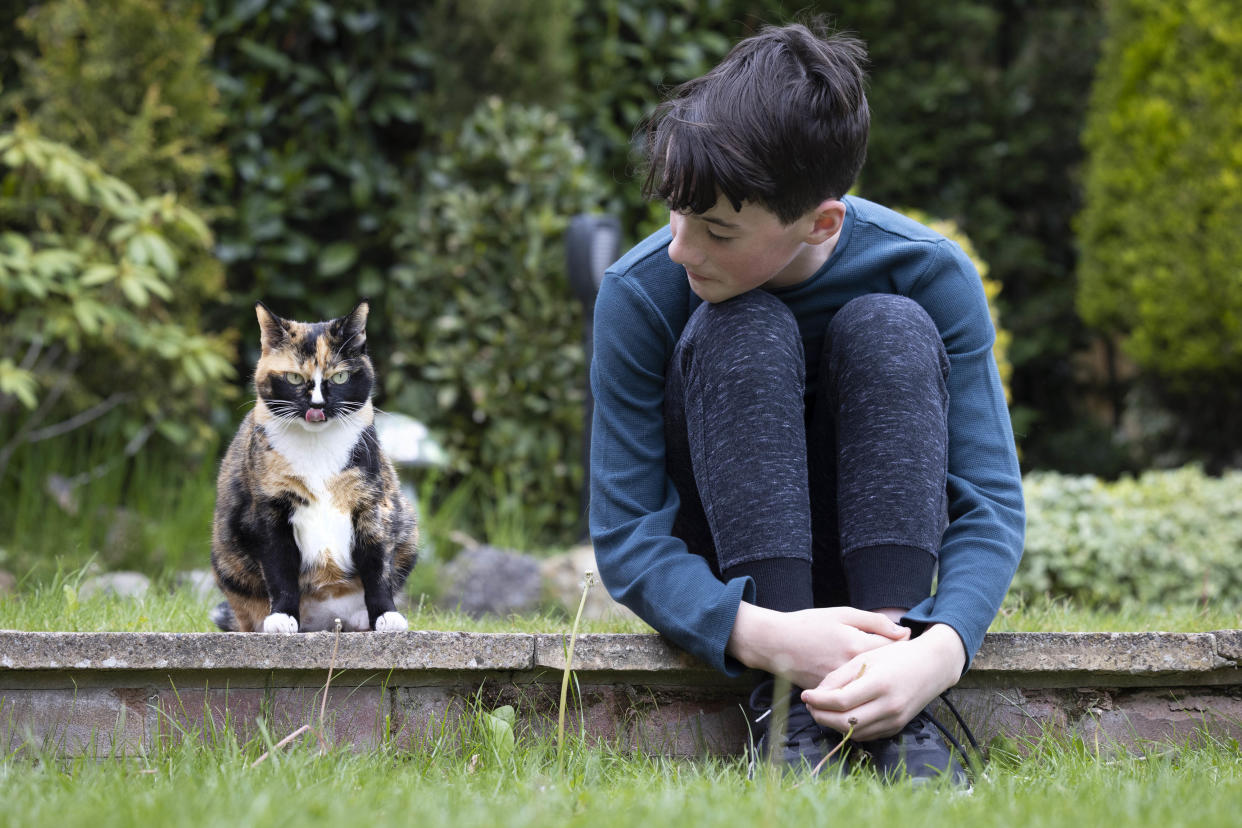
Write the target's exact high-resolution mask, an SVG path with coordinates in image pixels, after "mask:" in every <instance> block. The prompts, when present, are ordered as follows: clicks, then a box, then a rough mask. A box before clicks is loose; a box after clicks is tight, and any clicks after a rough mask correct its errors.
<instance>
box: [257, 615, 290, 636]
mask: <svg viewBox="0 0 1242 828" xmlns="http://www.w3.org/2000/svg"><path fill="white" fill-rule="evenodd" d="M297 631H298V619H296V618H294V617H293V616H292V615H288V614H287V613H283V612H273V613H272V614H271V615H269V616H268V617H267V618H264V619H263V632H265V633H295V632H297Z"/></svg>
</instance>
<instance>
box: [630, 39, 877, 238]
mask: <svg viewBox="0 0 1242 828" xmlns="http://www.w3.org/2000/svg"><path fill="white" fill-rule="evenodd" d="M810 25H811V26H812V27H814V30H812V28H808V26H806V25H803V24H800V23H799V24H793V25H789V26H782V27H779V28H777V27H772V26H768V27H765V28H764V29H762V30H761V31H760V32H759V34H757V35H754V36H753V37H749V38H747V39H745V40H743V41H741V42H739V43H738V44H737V45H736V46H734V47H733V49H732V51H730V52H729V54H728V55H727V56H726V57H725V59H724V60H722V61H721V62H720V64H719V65H718V66H716V68H715V69H712V70H711V71H710V72H708V73H707V74H706V75H703V76H702V77H700V78H696V79H695V80H692V81H689V82H687V83H684V84H682V85H681V86H679V87H677V88H676V89H674V90H673V92H672V94H671V95H670V96H669V98H668V100H666V101H665V102H664V103H663V104H661V105H660V107H659V108H658V109H657V110H656V112H655V114H654V115H652V117H651V119H650V121H648V123H647V125H646V133H647V163H648V170H647V179H646V183H645V185H644V191H645V193H646V195H647V196H648V197H649V198H662V199H664V200H665V201H666V202H668V205H669V208H670V209H672V210H677V211H681V212H690V213H703V212H706V211H707V210H709V209H711V207H712V206H713V205H714V204H715V203H716V200H717V198H719V196H720V194H721V193H723V194H724V196H725V198H727V199H728V200H729V202H730V203H731V204H732V205H733V207H734V209H738V210H740V209H741V207H742V202H743V201H753V202H757V203H759V204H761V205H763V206H764V207H766V208H767V209H769V210H771V211H772V212H773V213H775V214H776V217H777V218H778V219H780V221H781V223H783V224H790V223H792V222H793V221H794V220H796V219H797V218H799V217H800V216H802V215H803V214H804V213H806V212H807V211H808V210H810V209H812V208H814V207H815V206H816V205H817V204H819V203H820V202H821V201H823V200H824V199H826V198H840V197H841V196H843V195H845V193H846V192H847V191H848V190H849V188H850V187H851V186H852V185H853V183H854V179H855V178H856V177H857V175H858V171H859V169H860V168H861V167H862V164H863V159H864V158H865V157H866V155H867V132H868V129H869V127H870V123H871V113H870V110H869V109H868V108H867V95H866V91H865V90H864V88H863V87H864V75H865V73H864V69H863V67H864V65H865V63H866V61H867V52H866V47H865V46H864V45H863V43H862V41H860V40H858V39H856V38H853V37H850V36H848V35H843V34H830V33H828V32H827V31H826V30H825V28H824V26H823V25H822V24H821V23H818V22H812V23H811V24H810Z"/></svg>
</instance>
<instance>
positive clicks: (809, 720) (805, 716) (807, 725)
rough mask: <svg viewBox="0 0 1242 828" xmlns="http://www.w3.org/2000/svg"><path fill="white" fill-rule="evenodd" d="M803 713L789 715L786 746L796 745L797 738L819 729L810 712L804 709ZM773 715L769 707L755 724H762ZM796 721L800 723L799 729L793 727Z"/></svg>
mask: <svg viewBox="0 0 1242 828" xmlns="http://www.w3.org/2000/svg"><path fill="white" fill-rule="evenodd" d="M792 706H793V705H792V704H791V705H790V707H792ZM802 711H803V713H802V714H799V713H792V712H791V713H788V714H787V715H786V717H785V744H786V745H793V744H795V740H796V737H798V736H801V735H802V734H803V733H806V732H807V731H808V730H818V729H819V724H818V723H817V722H816V721H815V719H814V718H813V717H812V716H811V713H810V711H808V710H807V709H806V708H805V707H803V708H802ZM771 715H772V707H769V708H768V709H767V710H765V711H763V714H762V715H761V716H759V717H758V718H756V719H755V724H759V723H760V722H762V721H763V720H764V719H766V718H767V717H768V716H771ZM795 719H796V720H798V721H799V722H800V723H799V724H798V726H797V727H794V726H793V725H794V721H795Z"/></svg>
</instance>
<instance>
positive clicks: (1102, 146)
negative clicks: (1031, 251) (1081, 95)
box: [1078, 0, 1242, 470]
mask: <svg viewBox="0 0 1242 828" xmlns="http://www.w3.org/2000/svg"><path fill="white" fill-rule="evenodd" d="M1107 9H1108V15H1107V19H1108V26H1109V37H1108V40H1107V41H1106V44H1105V49H1104V57H1103V59H1102V61H1101V64H1100V68H1099V73H1098V76H1097V78H1096V83H1095V88H1094V90H1093V92H1092V96H1091V111H1090V117H1089V119H1088V122H1087V129H1086V133H1085V137H1084V143H1085V145H1086V147H1087V149H1088V152H1089V163H1088V165H1087V175H1086V207H1085V209H1084V210H1083V212H1082V214H1081V215H1080V216H1079V223H1078V230H1079V235H1080V237H1081V240H1082V261H1081V266H1080V268H1079V278H1080V284H1079V290H1078V306H1079V309H1080V310H1081V312H1082V315H1083V318H1084V319H1086V320H1087V321H1088V322H1089V323H1091V324H1092V325H1094V326H1096V327H1097V328H1098V329H1099V330H1100V331H1101V332H1102V333H1103V335H1104V337H1105V338H1106V339H1107V340H1108V342H1109V344H1110V346H1111V344H1112V343H1113V342H1115V341H1117V340H1120V341H1121V346H1122V348H1123V350H1124V351H1125V352H1127V353H1128V355H1129V356H1130V357H1131V358H1132V359H1133V361H1134V363H1137V366H1138V370H1137V371H1135V370H1134V369H1133V364H1132V363H1129V361H1128V360H1127V361H1126V362H1125V363H1123V365H1124V366H1125V367H1126V368H1128V369H1129V370H1128V371H1127V373H1128V374H1130V375H1132V376H1125V377H1123V379H1121V380H1119V381H1118V387H1117V389H1116V391H1115V392H1114V397H1115V399H1116V400H1117V403H1116V404H1117V406H1118V407H1119V408H1121V409H1122V411H1123V413H1122V414H1121V415H1119V416H1118V417H1117V420H1118V425H1120V426H1122V427H1123V428H1125V432H1124V433H1126V434H1127V435H1131V434H1134V435H1144V434H1148V435H1151V436H1154V437H1155V438H1156V439H1151V440H1147V441H1141V440H1135V439H1132V440H1131V444H1132V445H1134V446H1135V448H1136V449H1140V450H1146V451H1145V453H1146V454H1147V456H1148V457H1150V458H1152V460H1153V461H1154V462H1165V461H1164V460H1163V458H1164V457H1169V456H1170V455H1171V456H1172V459H1173V460H1174V462H1185V461H1186V460H1187V459H1199V460H1200V461H1201V462H1203V463H1205V464H1206V465H1207V466H1208V468H1211V469H1213V470H1216V469H1220V468H1225V467H1229V466H1233V467H1237V466H1240V465H1242V430H1239V429H1238V428H1237V424H1236V417H1237V413H1236V412H1237V410H1238V407H1239V406H1242V235H1239V233H1238V227H1239V226H1242V174H1239V168H1240V167H1239V165H1240V162H1242V109H1239V107H1238V103H1237V102H1238V84H1237V78H1238V76H1239V75H1242V49H1240V48H1239V43H1242V17H1239V16H1238V14H1237V8H1236V4H1235V3H1233V2H1230V0H1204V2H1201V3H1190V4H1184V3H1183V4H1165V3H1160V2H1156V1H1155V0H1124V2H1117V3H1110V4H1109V5H1108V6H1107ZM1170 415H1171V416H1170ZM1161 420H1166V421H1167V425H1165V426H1162V427H1161V428H1160V429H1159V432H1160V433H1159V434H1158V435H1152V432H1153V429H1152V428H1151V424H1152V423H1156V422H1159V421H1161ZM1129 423H1140V424H1141V427H1140V428H1138V429H1135V428H1133V427H1128V428H1126V426H1127V424H1129ZM1143 442H1146V445H1144V444H1143ZM1144 459H1146V458H1144Z"/></svg>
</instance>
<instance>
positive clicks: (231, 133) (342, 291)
mask: <svg viewBox="0 0 1242 828" xmlns="http://www.w3.org/2000/svg"><path fill="white" fill-rule="evenodd" d="M347 6H348V7H347ZM420 13H421V12H420V11H419V10H418V8H417V7H415V6H407V4H404V3H367V4H333V3H324V2H317V0H260V1H259V2H247V3H236V2H230V1H229V0H206V2H205V3H204V7H203V19H204V21H205V24H206V26H207V27H208V30H209V31H210V32H211V33H212V34H213V35H214V37H215V42H214V45H213V48H212V53H211V63H212V65H213V66H214V68H215V72H216V75H215V77H216V83H217V85H218V86H219V88H220V98H221V105H222V107H223V108H224V109H225V111H227V112H229V113H230V118H229V120H228V122H227V123H226V124H225V126H224V129H223V131H222V141H223V142H224V144H225V146H226V148H227V153H228V159H229V163H228V168H227V169H226V170H225V171H224V172H223V173H222V174H221V175H219V176H216V177H213V178H211V179H210V180H209V181H208V182H207V188H206V192H205V198H206V200H207V201H208V203H209V204H212V205H217V206H220V207H223V208H227V209H229V210H230V213H229V215H227V216H225V217H223V218H222V219H221V220H219V221H217V222H216V223H215V229H216V232H217V234H218V236H219V244H218V245H217V247H216V252H217V254H218V255H219V256H220V258H221V259H222V260H223V261H224V262H225V264H226V265H227V266H228V284H229V288H230V293H231V298H232V300H233V301H232V305H231V307H230V308H229V309H228V310H229V316H228V318H227V320H225V321H227V322H228V323H231V324H233V325H237V326H239V327H242V329H243V330H247V331H250V330H253V319H252V316H253V314H252V312H251V308H252V307H253V304H254V301H255V300H256V299H262V300H264V301H266V302H268V303H270V305H271V306H272V308H273V309H274V310H276V311H278V312H279V313H281V314H282V315H285V316H289V317H295V318H300V319H324V318H329V317H332V316H339V315H340V314H342V313H345V312H346V311H348V310H349V308H352V307H353V306H354V304H356V303H357V301H358V299H359V297H360V296H361V297H368V298H370V299H371V300H372V305H371V307H372V328H373V332H372V334H371V337H370V338H371V341H372V345H373V346H374V349H375V351H376V353H377V354H379V355H383V354H385V353H387V351H388V349H389V347H390V346H391V344H392V339H391V338H390V337H389V334H388V332H389V330H390V329H391V325H390V323H389V314H391V313H393V312H394V310H395V309H394V308H393V307H392V304H391V303H390V302H388V301H387V300H388V294H387V285H386V281H385V274H386V273H387V271H388V269H389V268H390V267H392V265H393V264H394V263H395V259H394V256H393V253H392V240H393V237H394V235H395V233H396V232H397V228H398V222H397V220H396V214H397V213H398V212H399V211H400V210H402V209H403V205H404V204H405V203H407V200H408V199H409V198H410V197H411V196H412V195H413V194H416V193H418V192H419V191H420V184H419V180H418V164H417V160H416V156H417V153H418V151H419V150H420V148H421V146H422V141H423V137H424V133H425V131H426V129H427V125H426V123H425V119H424V116H423V111H422V109H421V106H420V100H421V97H422V95H423V94H424V92H425V91H426V89H427V88H428V86H429V84H430V78H431V70H430V66H431V65H432V63H433V62H434V58H435V52H434V51H433V50H432V48H429V44H427V43H426V42H425V41H424V40H422V39H421V37H420V34H421V32H420V28H419V26H420V17H419V15H420ZM256 342H257V340H256ZM254 350H255V351H257V348H255V349H254ZM382 375H383V372H382V371H381V376H382Z"/></svg>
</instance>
